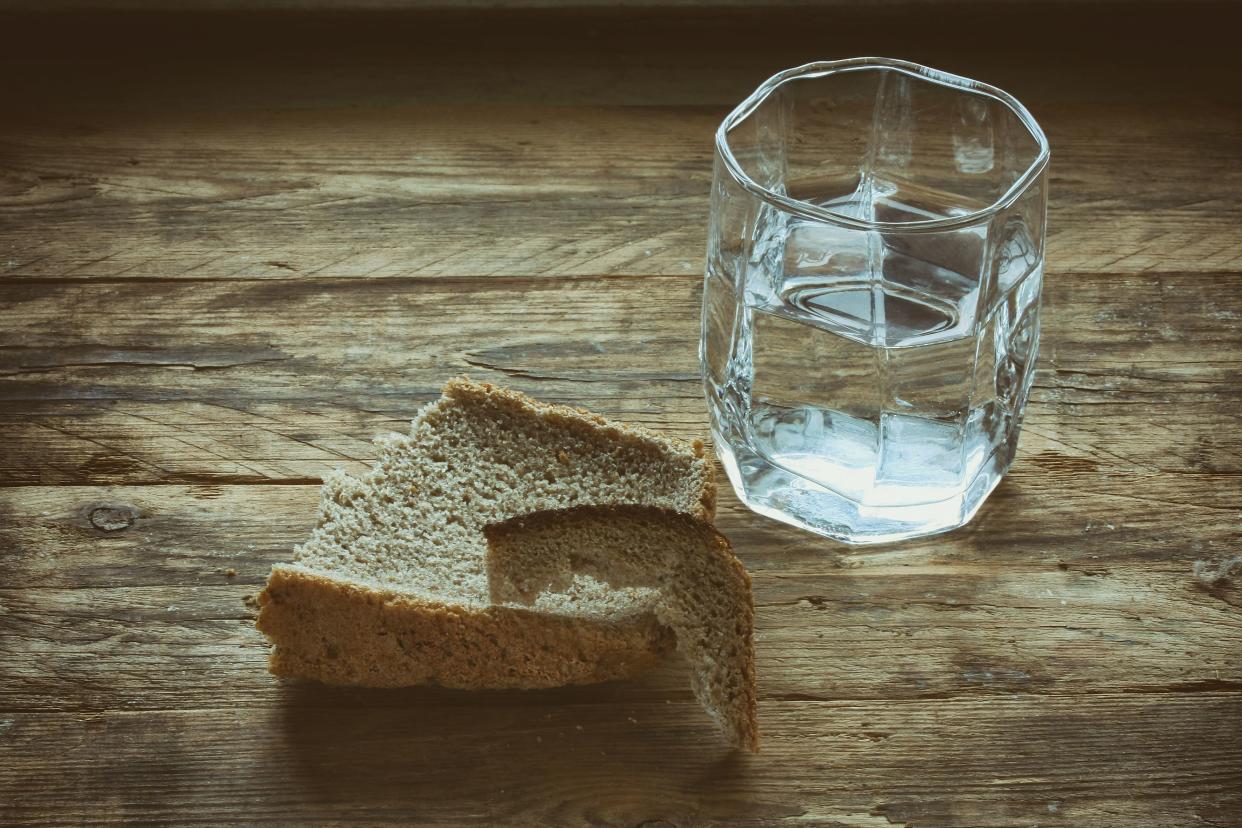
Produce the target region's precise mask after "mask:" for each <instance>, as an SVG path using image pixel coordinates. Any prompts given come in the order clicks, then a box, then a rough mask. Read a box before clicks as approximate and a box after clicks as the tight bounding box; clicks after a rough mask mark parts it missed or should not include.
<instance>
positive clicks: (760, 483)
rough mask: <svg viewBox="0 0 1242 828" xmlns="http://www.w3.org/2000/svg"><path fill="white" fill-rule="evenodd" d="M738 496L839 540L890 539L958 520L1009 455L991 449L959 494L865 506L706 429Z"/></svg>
mask: <svg viewBox="0 0 1242 828" xmlns="http://www.w3.org/2000/svg"><path fill="white" fill-rule="evenodd" d="M712 437H713V439H714V442H715V444H716V455H717V456H718V457H719V458H720V462H721V464H722V465H723V466H724V468H725V473H726V474H728V476H729V481H730V482H731V483H732V484H733V490H734V491H735V492H736V493H737V496H738V498H739V499H740V500H741V501H742V502H743V503H745V504H746V505H747V506H748V507H750V508H751V509H752V510H754V511H756V512H758V513H759V514H761V515H764V516H766V517H770V518H773V519H775V520H779V521H781V522H782V523H788V524H791V525H793V526H797V527H800V528H802V529H807V530H809V531H811V532H815V533H816V534H819V535H823V536H825V537H828V538H832V539H833V540H837V541H841V542H842V543H848V544H855V545H864V544H878V543H892V542H894V541H900V540H908V539H910V538H919V537H925V536H927V535H936V534H939V533H941V532H948V531H951V530H953V529H957V528H958V527H960V526H964V525H965V524H966V523H968V522H969V521H970V519H971V518H972V517H974V516H975V513H976V512H977V511H979V507H980V506H982V505H983V501H985V500H987V497H988V495H989V494H991V493H992V490H993V489H995V488H996V485H997V484H998V483H1000V481H1001V478H1002V477H1004V475H1005V472H1006V471H1008V469H1009V464H1010V461H1011V460H1012V457H1002V456H1000V454H994V455H993V456H992V457H991V458H989V459H988V461H987V462H986V463H985V464H984V465H983V468H981V469H980V470H979V473H978V475H976V476H975V479H974V480H973V481H972V482H971V484H970V485H969V486H968V487H967V488H966V489H965V491H963V492H962V493H961V494H958V495H955V496H954V497H950V498H948V499H946V500H940V501H936V502H934V503H922V504H918V505H915V506H866V505H863V504H860V503H857V502H855V501H853V500H850V499H848V498H846V497H844V496H842V495H840V494H838V493H837V492H834V491H832V490H831V489H828V488H825V487H824V486H821V485H819V484H818V483H815V482H813V481H811V480H807V479H806V478H803V477H799V476H798V475H796V474H793V473H792V472H790V471H788V470H786V469H783V468H781V467H780V466H777V465H775V464H773V463H772V462H770V461H769V460H767V459H766V458H765V457H763V456H762V455H760V454H757V453H755V452H753V451H751V450H750V449H749V448H748V447H746V446H741V447H739V448H734V447H732V446H730V445H729V442H728V441H727V440H726V439H725V438H724V437H723V435H720V434H718V433H714V432H713V434H712Z"/></svg>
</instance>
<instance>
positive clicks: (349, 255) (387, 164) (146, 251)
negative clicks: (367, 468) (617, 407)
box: [0, 103, 1242, 280]
mask: <svg viewBox="0 0 1242 828" xmlns="http://www.w3.org/2000/svg"><path fill="white" fill-rule="evenodd" d="M1037 109H1039V108H1038V107H1037ZM1153 110H1155V111H1153ZM725 111H726V110H725V109H724V108H720V107H701V106H683V107H664V108H657V107H649V108H635V107H625V108H597V109H590V108H579V107H539V106H499V107H498V106H424V107H416V108H396V109H391V108H390V109H367V110H319V109H317V110H311V111H304V110H296V109H295V110H285V111H279V110H278V111H268V110H264V111H260V112H249V111H247V112H229V111H225V112H219V111H207V112H190V113H184V114H181V115H178V116H175V117H171V116H167V115H164V116H161V117H159V118H156V119H150V118H136V117H134V116H133V115H132V113H125V114H122V115H114V114H113V115H110V114H106V113H101V114H97V115H91V116H89V117H87V118H86V121H87V123H85V124H84V123H83V119H84V117H85V116H83V115H82V114H81V113H76V112H75V113H73V115H72V117H71V118H69V119H64V118H53V119H52V120H50V121H49V120H47V119H48V116H33V117H31V118H30V119H25V120H19V121H16V122H13V123H8V124H6V125H5V126H4V127H3V128H0V141H3V145H4V147H5V158H6V161H5V165H4V166H5V168H6V169H5V170H4V173H3V179H0V255H2V256H3V259H0V265H2V267H0V274H4V275H6V276H8V277H11V278H32V279H34V278H37V279H74V280H79V279H96V278H98V279H117V278H124V279H146V278H161V279H167V278H186V279H265V278H272V279H296V278H300V277H302V276H304V275H307V274H315V275H319V276H332V277H346V276H349V277H359V276H368V277H373V278H378V277H401V276H410V275H418V276H470V277H477V276H488V275H508V276H513V275H519V274H520V275H531V274H543V275H578V274H584V273H590V274H627V275H650V274H664V275H670V274H671V275H685V274H688V273H698V272H701V269H702V251H703V249H704V246H705V239H706V226H707V207H708V202H707V192H708V189H709V184H710V176H711V140H712V134H713V132H714V130H715V126H716V124H717V123H719V120H720V118H721V117H722V116H723V114H724V112H725ZM1039 114H1040V117H1041V118H1042V119H1043V120H1044V121H1045V123H1046V128H1047V130H1048V132H1049V134H1050V139H1051V141H1052V142H1053V145H1054V151H1055V159H1056V160H1055V162H1054V165H1053V168H1052V171H1051V191H1052V202H1051V207H1050V218H1049V227H1050V235H1049V240H1048V261H1049V263H1050V267H1052V268H1053V269H1060V270H1072V271H1084V272H1120V273H1129V272H1136V271H1151V270H1154V271H1159V272H1165V273H1168V272H1184V271H1193V272H1211V271H1216V270H1222V269H1225V268H1229V267H1234V266H1236V264H1237V263H1238V262H1239V261H1242V241H1239V237H1238V234H1237V232H1236V231H1237V228H1238V227H1239V226H1242V200H1239V198H1238V195H1237V194H1238V192H1239V191H1240V190H1242V164H1240V163H1239V162H1240V161H1242V149H1239V147H1238V144H1237V141H1236V140H1235V137H1236V135H1237V133H1238V131H1239V129H1242V116H1239V110H1238V109H1237V108H1234V107H1224V106H1214V105H1206V106H1199V107H1195V106H1192V105H1190V104H1184V103H1182V104H1164V105H1151V106H1135V105H1133V104H1113V105H1105V106H1100V105H1095V106H1090V107H1088V106H1084V105H1066V104H1049V105H1047V106H1045V107H1043V108H1042V109H1040V112H1039ZM1100 123H1107V124H1108V125H1109V127H1108V129H1107V130H1104V129H1101V128H1100V126H1099V124H1100ZM1140 170H1141V174H1139V171H1140ZM621 204H624V205H625V207H624V209H621V208H620V205H621ZM50 227H55V228H56V232H55V233H54V234H49V232H48V229H49V228H50Z"/></svg>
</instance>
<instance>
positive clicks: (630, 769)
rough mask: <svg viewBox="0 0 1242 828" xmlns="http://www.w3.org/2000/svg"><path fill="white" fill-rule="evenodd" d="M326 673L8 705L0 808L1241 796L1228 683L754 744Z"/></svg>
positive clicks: (1162, 811) (783, 736)
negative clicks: (140, 700)
mask: <svg viewBox="0 0 1242 828" xmlns="http://www.w3.org/2000/svg"><path fill="white" fill-rule="evenodd" d="M334 695H335V694H334V693H333V692H332V691H326V690H317V689H302V688H292V687H291V688H286V689H285V690H284V692H283V694H282V697H281V698H280V699H279V700H278V701H276V703H273V704H272V705H270V706H268V707H265V708H263V709H259V710H253V709H246V710H230V709H217V710H214V711H212V712H211V713H210V714H205V713H204V712H203V711H141V712H126V711H111V712H107V713H96V714H75V713H54V714H48V713H8V714H5V715H4V717H3V718H2V719H0V722H2V723H3V726H4V727H5V737H6V741H7V742H8V744H9V745H10V749H11V750H13V751H15V755H16V756H18V757H22V758H23V761H20V762H13V763H5V764H4V765H2V766H0V785H2V786H4V787H5V788H8V789H9V790H13V791H15V792H16V793H17V796H15V797H13V798H11V799H9V800H8V802H7V803H5V804H4V805H3V806H0V807H3V808H5V811H2V812H0V813H5V815H6V816H7V817H11V818H13V819H14V820H20V819H23V818H25V817H30V816H37V815H39V814H42V813H48V812H55V813H57V814H58V815H60V816H61V817H62V818H64V819H66V820H72V821H75V822H79V823H81V824H101V823H107V822H110V821H112V820H119V819H125V818H130V819H133V818H141V819H149V820H161V821H162V820H169V821H183V820H184V821H192V822H204V823H213V824H214V823H229V824H242V823H245V824H249V823H255V822H265V821H267V820H270V819H273V818H275V819H277V820H279V821H282V822H284V821H287V822H290V823H296V822H300V821H304V820H326V821H330V822H334V823H338V822H365V823H373V822H387V821H394V820H395V821H403V822H404V821H414V822H417V823H419V824H451V825H500V824H513V823H522V824H557V825H560V824H566V825H646V826H649V828H650V826H656V825H698V824H729V825H807V824H810V825H819V826H834V827H835V828H842V827H843V826H849V827H850V828H858V827H859V826H862V827H863V828H880V827H881V826H884V827H885V828H888V826H893V825H896V826H903V828H913V826H918V828H937V827H938V826H958V825H1003V826H1030V825H1040V826H1072V827H1073V828H1092V827H1093V826H1115V825H1118V824H1120V823H1124V824H1127V825H1138V824H1141V825H1179V826H1180V825H1192V824H1193V825H1203V826H1217V828H1233V826H1236V825H1237V821H1236V809H1237V808H1238V807H1240V806H1242V797H1240V795H1239V790H1240V788H1239V787H1238V785H1237V782H1238V781H1239V780H1240V779H1242V762H1240V760H1239V755H1238V750H1237V737H1238V732H1237V729H1236V726H1232V725H1236V721H1237V719H1238V717H1239V714H1242V702H1240V701H1239V698H1238V697H1237V695H1236V694H1216V693H1206V694H1196V695H1193V696H1191V695H1185V694H1171V695H1168V694H1154V695H1137V696H1111V695H1109V696H1090V697H1075V698H1064V697H1060V698H1057V697H1051V698H1040V697H1014V698H1004V697H996V698H991V699H986V700H981V699H955V700H942V701H911V702H902V701H883V702H853V701H851V702H807V701H789V702H767V703H763V704H762V705H761V708H760V715H761V716H762V718H763V721H764V724H765V731H764V735H765V739H766V741H765V743H764V750H763V752H762V753H760V754H759V755H758V756H755V757H753V758H752V757H740V756H738V755H736V754H732V755H731V754H729V753H728V752H727V751H726V750H724V749H722V748H720V747H714V746H710V745H704V744H703V743H702V741H701V739H700V737H699V735H698V731H699V730H700V729H701V726H702V723H701V722H700V721H699V720H698V719H699V716H700V711H698V710H697V709H695V707H694V706H693V704H692V703H689V702H683V701H678V702H675V703H672V704H665V703H663V702H658V703H630V704H608V705H596V704H586V705H572V704H570V705H562V706H558V707H552V708H540V707H531V706H527V705H517V706H506V705H489V706H477V705H473V704H471V705H461V704H457V705H446V704H443V703H441V700H440V699H439V698H437V697H435V696H433V697H432V699H431V701H430V703H428V700H427V699H426V694H425V693H423V692H419V691H410V692H406V693H403V694H400V695H398V696H394V697H393V698H392V701H391V705H390V706H388V707H381V708H369V707H368V708H359V707H354V706H350V705H341V704H340V702H339V700H337V699H336V698H334ZM1221 723H1231V724H1230V725H1226V726H1222V725H1221ZM812 733H813V734H814V735H813V736H809V735H808V734H812ZM1170 734H1177V737H1176V738H1175V739H1170V738H1169V737H1170ZM946 744H953V745H954V749H953V750H952V752H951V753H950V754H948V755H946V754H945V753H944V752H943V751H942V749H941V746H943V745H946ZM53 745H54V746H57V747H58V748H59V749H60V750H59V751H56V752H54V753H53V752H51V751H49V750H48V747H49V746H53ZM1154 746H1159V748H1158V750H1159V753H1160V756H1159V758H1158V759H1156V758H1155V757H1153V756H1152V750H1153V747H1154ZM98 755H103V756H107V757H109V761H108V762H107V763H106V764H101V763H99V762H96V761H92V759H91V758H90V757H94V756H98ZM466 768H469V772H465V773H463V769H466ZM1139 779H1141V780H1142V781H1141V783H1139V784H1136V780H1139ZM260 803H261V806H260V807H256V805H260ZM99 805H102V806H103V807H102V808H100V807H99Z"/></svg>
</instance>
